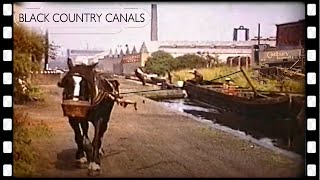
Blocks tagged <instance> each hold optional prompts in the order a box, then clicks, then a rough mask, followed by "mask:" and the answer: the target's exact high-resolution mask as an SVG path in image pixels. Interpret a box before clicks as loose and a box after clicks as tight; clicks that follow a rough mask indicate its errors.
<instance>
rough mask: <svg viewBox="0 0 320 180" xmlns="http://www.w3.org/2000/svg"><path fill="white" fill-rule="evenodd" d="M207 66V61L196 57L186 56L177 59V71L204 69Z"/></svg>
mask: <svg viewBox="0 0 320 180" xmlns="http://www.w3.org/2000/svg"><path fill="white" fill-rule="evenodd" d="M205 66H206V59H205V58H203V57H201V56H198V55H195V54H185V55H183V56H179V57H177V58H176V67H175V70H180V69H186V68H188V69H189V68H202V67H205Z"/></svg>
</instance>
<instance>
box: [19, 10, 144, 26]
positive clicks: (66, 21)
mask: <svg viewBox="0 0 320 180" xmlns="http://www.w3.org/2000/svg"><path fill="white" fill-rule="evenodd" d="M39 11H40V10H30V9H27V10H25V11H23V12H18V13H16V14H15V22H16V23H18V24H24V25H27V26H29V27H30V26H31V27H61V28H63V27H72V28H77V27H79V28H81V27H89V28H90V27H93V28H94V27H144V26H146V25H147V24H148V23H149V21H150V15H149V12H147V11H146V10H144V9H139V8H131V9H125V8H120V9H92V10H91V9H89V10H84V9H81V10H79V9H72V10H71V9H64V10H61V9H60V10H56V11H53V10H52V9H51V10H49V9H45V8H43V9H41V12H39ZM48 11H50V12H48Z"/></svg>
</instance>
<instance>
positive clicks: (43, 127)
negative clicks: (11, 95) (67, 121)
mask: <svg viewBox="0 0 320 180" xmlns="http://www.w3.org/2000/svg"><path fill="white" fill-rule="evenodd" d="M52 135H53V133H52V130H51V129H50V128H49V127H48V126H47V124H45V123H44V122H43V121H41V122H33V119H32V118H31V117H29V116H28V114H27V113H25V112H24V111H21V110H19V111H14V131H13V138H14V143H13V146H14V148H13V161H14V176H16V177H31V176H35V173H36V171H39V169H41V167H40V165H39V159H43V157H42V156H41V152H39V150H37V148H36V147H35V145H34V143H33V142H34V141H35V140H38V139H45V138H47V139H48V138H50V137H51V136H52Z"/></svg>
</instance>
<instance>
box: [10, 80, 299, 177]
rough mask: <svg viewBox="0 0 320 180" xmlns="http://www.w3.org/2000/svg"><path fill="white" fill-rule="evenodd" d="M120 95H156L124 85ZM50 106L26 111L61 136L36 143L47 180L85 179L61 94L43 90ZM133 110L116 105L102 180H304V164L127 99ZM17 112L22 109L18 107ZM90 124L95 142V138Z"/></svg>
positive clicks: (174, 113) (140, 99) (106, 140)
mask: <svg viewBox="0 0 320 180" xmlns="http://www.w3.org/2000/svg"><path fill="white" fill-rule="evenodd" d="M119 82H120V84H121V85H120V91H121V92H131V91H142V90H147V89H152V88H151V87H150V86H147V87H145V86H142V85H139V84H137V83H133V82H128V81H125V80H121V79H119ZM41 88H42V89H45V91H44V93H45V94H46V100H45V101H44V102H39V103H35V104H32V105H28V106H23V107H20V108H22V109H20V110H26V111H27V112H28V114H29V115H30V117H32V118H33V119H34V121H37V120H39V121H44V122H45V123H46V124H48V125H49V127H50V128H52V129H53V130H54V132H55V135H54V136H53V137H52V138H51V139H50V140H46V141H40V140H39V139H34V142H35V143H37V145H38V146H37V147H38V149H40V150H41V153H43V154H45V155H46V156H48V159H40V160H39V162H42V165H43V166H45V165H46V164H48V167H47V168H46V169H45V170H41V171H40V170H39V174H38V176H42V177H83V175H85V174H86V172H87V169H76V168H75V167H74V166H73V164H74V163H73V162H74V153H75V152H76V144H75V143H74V134H73V132H72V129H71V127H70V125H69V124H68V120H67V118H66V117H63V114H62V110H61V104H60V103H61V93H62V92H61V91H62V90H61V89H58V88H57V87H56V85H52V86H42V87H41ZM126 99H130V100H133V101H136V102H137V103H138V110H137V111H136V110H134V108H133V107H132V106H128V107H127V108H122V107H120V106H117V105H115V106H114V110H113V111H112V114H111V119H110V123H109V128H108V130H107V132H106V134H105V136H104V139H103V143H102V144H103V148H104V150H105V154H106V156H105V157H104V158H103V160H102V166H101V168H102V174H101V177H298V176H300V175H302V174H303V172H304V169H303V167H304V165H303V160H301V158H298V157H292V158H291V157H287V156H285V155H283V154H281V153H277V152H275V151H272V150H270V149H267V148H264V147H263V146H257V145H256V144H254V143H253V142H250V141H246V140H243V139H240V138H238V137H236V136H234V135H232V134H230V133H227V132H224V131H221V130H218V129H216V128H210V127H208V126H207V125H206V124H204V123H199V122H197V121H195V120H194V119H193V118H192V117H188V116H186V115H185V114H180V113H179V112H177V111H173V110H171V109H168V108H167V107H163V106H161V105H160V104H159V102H155V101H153V100H150V99H147V98H145V97H141V96H137V95H133V94H131V95H129V94H128V95H126ZM15 108H17V106H15ZM93 129H94V128H93V126H92V125H91V124H90V129H89V137H90V138H91V139H92V137H93Z"/></svg>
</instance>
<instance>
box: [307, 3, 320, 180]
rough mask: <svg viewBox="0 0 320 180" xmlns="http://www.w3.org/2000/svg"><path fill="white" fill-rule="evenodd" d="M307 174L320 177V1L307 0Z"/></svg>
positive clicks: (309, 176) (314, 177)
mask: <svg viewBox="0 0 320 180" xmlns="http://www.w3.org/2000/svg"><path fill="white" fill-rule="evenodd" d="M305 11H306V16H305V18H306V43H305V45H306V47H305V50H306V51H305V52H306V68H305V69H306V71H305V73H306V84H305V87H306V138H305V143H306V154H305V176H306V177H308V179H318V178H319V154H318V151H319V118H320V117H319V12H320V11H319V1H318V0H306V1H305Z"/></svg>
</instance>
